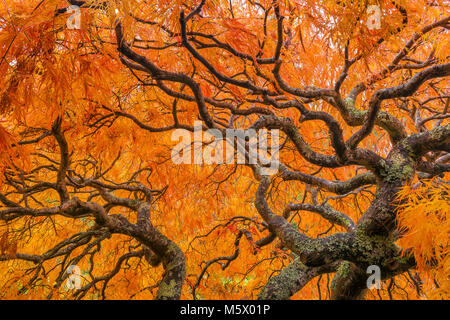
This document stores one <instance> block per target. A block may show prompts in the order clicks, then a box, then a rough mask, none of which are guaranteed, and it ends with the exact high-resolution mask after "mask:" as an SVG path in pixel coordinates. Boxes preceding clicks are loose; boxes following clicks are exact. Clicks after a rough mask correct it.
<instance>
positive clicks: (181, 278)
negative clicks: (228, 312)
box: [0, 0, 450, 299]
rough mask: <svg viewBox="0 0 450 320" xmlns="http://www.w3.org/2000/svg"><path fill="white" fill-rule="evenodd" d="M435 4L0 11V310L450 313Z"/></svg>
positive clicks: (84, 4) (443, 112)
mask: <svg viewBox="0 0 450 320" xmlns="http://www.w3.org/2000/svg"><path fill="white" fill-rule="evenodd" d="M445 2H446V1H440V0H436V1H428V0H418V1H406V0H396V1H354V0H343V1H328V0H322V1H310V0H302V1H300V0H296V1H289V0H283V1H274V0H261V1H250V0H248V1H234V0H231V1H228V0H227V1H222V0H184V1H181V0H176V1H168V0H152V1H146V0H120V1H119V0H111V1H105V0H87V1H75V0H43V1H42V0H26V1H24V0H4V1H3V2H1V3H0V172H1V174H0V299H37V298H38V299H42V298H51V299H74V298H77V299H153V298H158V299H177V298H183V299H256V298H260V299H288V298H292V299H329V298H334V299H356V298H362V297H365V298H367V299H424V298H429V299H442V298H444V299H448V295H449V290H450V287H449V281H448V280H449V274H450V270H449V268H450V260H449V259H450V257H449V255H448V253H449V249H448V239H449V231H450V230H449V224H448V219H447V216H448V214H449V212H450V208H449V207H450V206H449V203H450V202H449V195H448V192H449V190H448V177H449V171H450V164H449V161H450V156H449V154H450V124H449V121H448V119H449V118H450V109H449V105H450V92H449V82H448V76H449V75H450V64H449V61H448V58H449V52H450V48H449V41H448V40H449V37H448V30H449V28H450V17H449V14H448V8H447V7H446V3H445ZM71 6H75V7H71ZM370 6H377V8H379V12H380V17H379V18H380V23H381V24H380V27H379V28H372V27H370V26H371V24H370V23H368V21H369V19H373V18H374V17H373V13H371V11H368V8H369V7H370ZM78 10H79V12H80V16H79V18H80V19H79V22H80V24H79V26H75V28H70V27H69V26H73V23H74V22H76V17H75V16H74V15H76V13H77V12H78ZM68 21H69V23H68ZM195 121H201V122H202V125H203V130H207V129H216V130H219V131H221V132H224V130H226V129H249V128H252V129H255V130H258V131H259V130H263V129H268V130H274V129H278V130H279V131H280V132H281V136H280V144H281V147H280V148H281V149H280V154H279V158H280V160H279V170H278V172H277V173H276V174H274V175H272V176H264V175H260V174H259V173H260V170H261V167H260V166H259V165H258V164H257V165H247V164H213V165H206V164H195V163H194V164H175V163H174V162H173V161H172V160H171V151H172V149H173V147H174V146H175V145H176V144H177V142H178V141H173V140H172V136H171V135H172V133H173V132H174V130H176V129H185V130H188V131H193V130H194V122H195ZM71 265H76V266H78V267H79V269H80V273H81V275H80V276H81V287H79V288H78V289H71V287H70V286H67V280H70V279H71V278H72V277H70V274H69V273H68V272H67V270H68V268H69V267H70V266H71ZM370 265H377V266H379V267H380V268H381V279H382V285H381V288H380V289H379V290H377V289H372V290H366V289H367V287H366V279H367V276H368V274H367V273H366V269H367V267H368V266H370Z"/></svg>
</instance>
